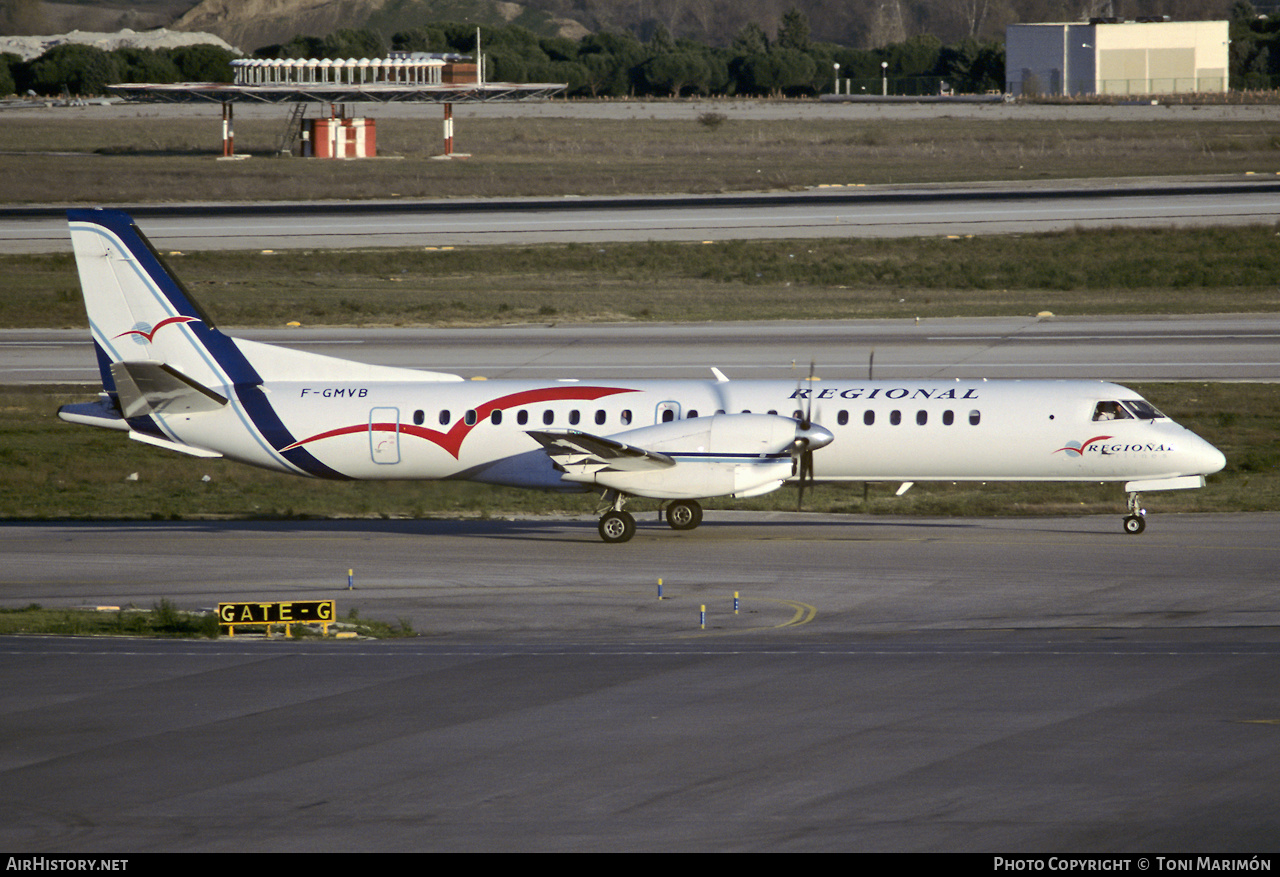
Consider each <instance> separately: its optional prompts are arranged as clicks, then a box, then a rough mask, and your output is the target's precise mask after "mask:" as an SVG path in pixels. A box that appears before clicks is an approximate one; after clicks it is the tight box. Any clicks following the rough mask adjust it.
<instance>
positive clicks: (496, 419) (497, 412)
mask: <svg viewBox="0 0 1280 877" xmlns="http://www.w3.org/2000/svg"><path fill="white" fill-rule="evenodd" d="M489 422H490V423H492V424H493V425H494V426H497V425H498V424H499V423H501V422H502V409H500V408H495V409H493V413H492V414H490V415H489Z"/></svg>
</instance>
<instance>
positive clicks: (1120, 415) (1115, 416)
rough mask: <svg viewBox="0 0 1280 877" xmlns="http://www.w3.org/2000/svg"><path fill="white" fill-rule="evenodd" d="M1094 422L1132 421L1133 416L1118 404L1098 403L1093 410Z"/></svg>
mask: <svg viewBox="0 0 1280 877" xmlns="http://www.w3.org/2000/svg"><path fill="white" fill-rule="evenodd" d="M1093 419H1094V420H1132V419H1133V415H1132V414H1130V413H1129V412H1128V411H1126V410H1125V409H1124V406H1123V405H1121V404H1120V403H1119V402H1099V403H1098V405H1097V407H1095V408H1094V409H1093Z"/></svg>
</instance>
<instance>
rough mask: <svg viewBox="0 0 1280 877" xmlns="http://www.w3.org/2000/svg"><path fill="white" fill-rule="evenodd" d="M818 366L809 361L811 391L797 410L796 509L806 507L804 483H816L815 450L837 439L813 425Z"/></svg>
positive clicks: (793, 449) (793, 451)
mask: <svg viewBox="0 0 1280 877" xmlns="http://www.w3.org/2000/svg"><path fill="white" fill-rule="evenodd" d="M815 368H816V366H815V364H814V362H813V361H812V360H810V361H809V387H810V389H809V392H808V393H807V394H805V406H804V410H803V411H796V413H795V417H796V440H795V442H794V443H793V444H792V445H791V458H792V460H793V461H794V464H795V473H796V475H797V476H799V479H800V490H799V492H798V493H797V496H796V511H800V510H801V509H803V508H804V485H805V482H806V481H808V482H809V484H813V483H814V479H813V452H814V451H816V450H817V449H818V448H825V447H826V446H827V445H829V444H831V442H832V441H834V440H835V436H833V435H832V434H831V433H830V432H828V431H827V430H825V429H823V428H822V427H821V426H814V425H813V381H814V380H815V378H814V370H815Z"/></svg>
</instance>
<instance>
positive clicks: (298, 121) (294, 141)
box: [276, 101, 307, 155]
mask: <svg viewBox="0 0 1280 877" xmlns="http://www.w3.org/2000/svg"><path fill="white" fill-rule="evenodd" d="M306 114H307V105H306V104H305V103H303V102H302V101H298V102H297V103H295V104H294V105H293V107H292V108H291V109H290V110H289V120H288V121H287V122H285V123H284V130H283V131H282V132H280V136H279V137H277V138H276V154H277V155H292V154H293V150H294V148H295V147H296V146H297V145H298V137H299V136H301V134H302V117H303V116H305V115H306Z"/></svg>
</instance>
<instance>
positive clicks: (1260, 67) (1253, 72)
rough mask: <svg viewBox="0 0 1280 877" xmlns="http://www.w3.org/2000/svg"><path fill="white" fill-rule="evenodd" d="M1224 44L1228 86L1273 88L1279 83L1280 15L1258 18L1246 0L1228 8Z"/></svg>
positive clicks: (1239, 0) (1251, 5)
mask: <svg viewBox="0 0 1280 877" xmlns="http://www.w3.org/2000/svg"><path fill="white" fill-rule="evenodd" d="M1230 35H1231V45H1230V46H1229V47H1228V55H1229V63H1230V66H1231V87H1232V88H1274V87H1276V85H1277V84H1280V15H1272V16H1269V17H1265V18H1260V17H1259V16H1258V13H1257V11H1256V10H1255V9H1254V7H1253V4H1251V3H1250V2H1249V0H1236V3H1235V5H1234V6H1232V8H1231V27H1230Z"/></svg>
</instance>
